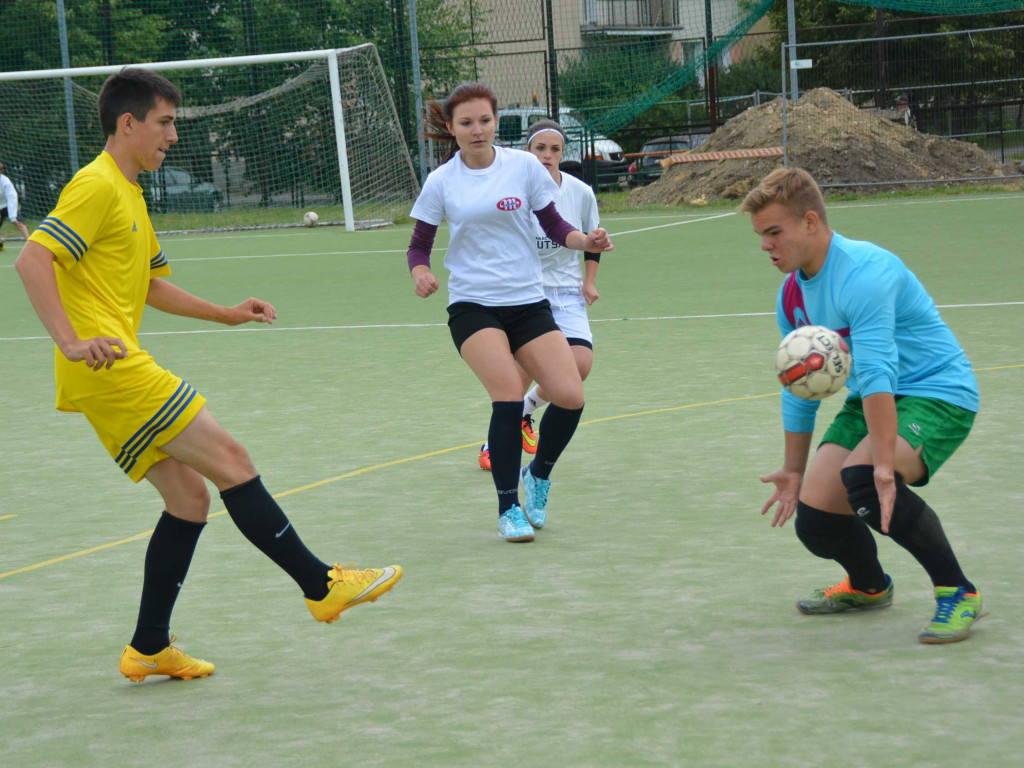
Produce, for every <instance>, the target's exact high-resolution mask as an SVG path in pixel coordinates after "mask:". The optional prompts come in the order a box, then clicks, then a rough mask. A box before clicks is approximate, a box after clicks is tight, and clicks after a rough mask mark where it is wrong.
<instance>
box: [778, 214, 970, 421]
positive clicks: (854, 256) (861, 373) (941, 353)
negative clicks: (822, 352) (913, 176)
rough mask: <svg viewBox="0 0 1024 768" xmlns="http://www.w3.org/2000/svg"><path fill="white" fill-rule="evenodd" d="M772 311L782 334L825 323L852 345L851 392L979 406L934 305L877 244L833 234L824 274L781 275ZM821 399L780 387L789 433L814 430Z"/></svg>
mask: <svg viewBox="0 0 1024 768" xmlns="http://www.w3.org/2000/svg"><path fill="white" fill-rule="evenodd" d="M776 315H777V320H778V323H779V329H780V330H781V331H782V334H783V336H785V335H786V334H787V333H789V332H790V331H792V330H793V329H794V328H796V327H797V326H801V325H824V326H825V327H826V328H831V329H832V330H834V331H837V332H838V333H839V334H840V335H841V336H843V337H844V338H845V339H846V341H847V343H848V344H849V345H850V352H851V354H852V356H853V368H852V370H851V372H850V378H849V379H848V380H847V382H846V386H847V388H849V390H850V393H851V395H854V396H859V397H867V396H868V395H873V394H876V393H878V392H891V393H892V394H894V395H913V396H915V397H932V398H935V399H938V400H943V401H945V402H947V403H952V404H953V405H957V406H959V407H961V408H964V409H966V410H968V411H972V412H974V413H977V411H978V400H979V398H978V382H977V381H976V380H975V378H974V371H972V370H971V364H970V361H968V359H967V356H966V355H965V354H964V351H963V350H962V349H961V348H960V345H959V344H958V343H957V340H956V338H955V337H954V336H953V332H952V331H950V330H949V326H947V325H946V324H945V322H943V320H942V318H941V317H940V316H939V311H938V310H937V309H936V308H935V302H934V301H932V298H931V296H929V295H928V292H927V291H926V290H925V288H924V286H923V285H921V281H920V280H918V279H917V277H916V276H915V275H914V273H913V272H911V271H910V270H909V269H907V267H906V265H905V264H904V263H903V262H902V261H900V259H899V258H898V257H897V256H896V255H894V254H892V253H889V252H888V251H887V250H885V249H884V248H880V247H879V246H877V245H875V244H874V243H869V242H866V241H862V240H849V239H847V238H845V237H843V236H842V235H840V234H839V233H838V232H833V233H832V242H831V243H830V244H829V248H828V254H827V255H826V257H825V264H824V266H823V267H822V269H821V272H819V273H818V274H816V275H815V276H814V277H811V278H808V277H807V276H806V275H805V274H804V273H803V270H799V269H798V270H797V271H796V272H793V273H791V274H790V275H788V276H787V277H786V280H785V281H784V282H783V284H782V287H781V288H780V289H779V298H778V304H777V307H776ZM818 405H819V403H818V401H814V400H803V399H801V398H799V397H796V396H795V395H793V394H791V393H790V392H788V391H786V390H783V392H782V424H783V428H784V429H785V430H786V431H787V432H813V431H814V418H815V415H816V414H817V412H818Z"/></svg>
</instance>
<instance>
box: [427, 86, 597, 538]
mask: <svg viewBox="0 0 1024 768" xmlns="http://www.w3.org/2000/svg"><path fill="white" fill-rule="evenodd" d="M497 108H498V103H497V98H496V97H495V95H494V93H493V92H492V91H491V90H490V89H488V88H486V87H485V86H482V85H480V84H478V83H464V84H462V85H460V86H459V87H458V88H456V89H455V90H454V91H452V93H451V94H450V95H449V96H448V98H447V99H446V100H445V102H444V104H443V105H442V104H438V103H436V102H435V103H432V104H431V105H430V126H431V127H430V131H429V132H428V137H429V138H433V139H435V140H441V141H447V142H450V151H449V153H448V157H446V158H445V162H444V163H443V164H442V165H441V166H439V167H438V168H436V169H435V170H434V171H432V172H431V173H430V175H429V176H427V178H426V180H425V181H424V183H423V190H422V191H421V192H420V195H419V198H417V200H416V204H415V205H414V206H413V209H412V213H411V214H410V215H411V216H412V218H413V219H415V220H416V226H415V229H414V231H413V236H412V239H411V242H410V244H409V254H408V257H409V270H410V272H411V274H412V278H413V280H414V281H415V283H416V295H417V296H421V297H423V298H426V297H427V296H430V295H431V294H433V293H435V292H436V291H437V289H438V287H439V285H438V281H437V278H436V277H434V275H433V274H432V273H431V271H430V250H431V248H432V247H433V243H434V236H435V234H436V232H437V226H438V225H439V224H440V223H441V220H442V219H447V221H448V228H449V232H450V241H449V245H448V252H447V253H446V254H445V267H446V268H447V269H448V270H449V272H450V273H451V274H450V277H449V280H448V291H449V304H448V327H449V329H450V331H451V334H452V340H453V341H454V342H455V346H456V348H457V349H458V350H459V354H460V355H462V359H463V360H465V361H466V363H467V365H469V367H470V368H471V369H472V371H473V373H475V374H476V376H477V378H478V379H479V380H480V382H481V383H482V384H483V385H484V387H485V388H486V389H487V393H488V395H490V397H491V423H490V428H489V430H488V442H489V444H490V450H491V468H492V472H491V474H492V477H493V479H494V486H495V489H496V490H497V492H498V532H499V533H500V534H501V535H502V537H504V538H505V540H506V541H532V540H533V538H534V529H540V528H541V527H542V526H543V525H544V523H545V521H546V518H547V497H548V491H549V488H550V485H551V481H550V479H549V478H550V474H551V469H552V467H553V466H554V464H555V462H556V461H557V460H558V457H559V456H560V455H561V453H562V451H563V450H564V449H565V447H566V445H568V443H569V440H570V439H571V438H572V435H573V433H574V432H575V431H576V426H577V425H578V424H579V420H580V414H581V413H582V412H583V381H582V380H581V378H580V374H579V371H578V370H577V367H576V363H575V360H574V359H573V354H572V351H571V350H570V348H569V344H568V343H567V342H566V340H565V336H564V335H563V334H562V332H561V331H560V330H559V329H558V325H557V324H556V323H555V320H554V318H553V317H552V314H551V307H550V304H549V302H548V300H547V299H546V298H545V296H544V289H543V285H542V279H541V265H540V258H539V257H538V255H537V243H536V237H535V234H534V229H533V226H534V225H533V220H534V215H536V216H537V218H538V219H539V220H540V222H541V224H542V226H543V228H544V232H545V233H546V235H547V236H548V237H549V238H551V240H552V241H554V242H556V243H559V244H561V245H567V246H568V247H569V248H572V249H574V250H580V251H591V252H594V253H598V252H600V251H608V250H611V249H612V244H611V241H610V240H609V239H608V233H607V232H605V231H604V230H603V229H599V228H595V229H594V230H593V231H591V232H590V233H589V234H586V235H585V234H583V232H581V231H579V230H578V229H577V228H575V227H573V226H572V225H571V224H569V223H568V222H566V221H565V220H564V219H562V217H561V216H559V214H558V211H557V210H556V208H555V204H554V200H555V197H556V196H557V194H558V186H557V185H556V184H555V182H554V180H553V179H552V178H551V176H550V175H549V174H548V173H547V171H545V170H544V167H543V166H542V165H541V164H540V162H538V160H537V158H535V157H534V156H533V155H531V154H529V153H527V152H523V151H521V150H517V149H506V148H504V147H497V146H494V132H495V126H496V120H497V118H496V115H497ZM517 362H518V363H519V365H521V366H522V368H523V370H524V371H526V373H527V374H528V375H529V376H530V377H531V379H533V380H535V381H537V382H539V383H540V384H541V385H542V386H543V388H544V392H545V393H546V394H547V395H548V397H549V398H550V401H551V405H550V406H549V407H548V409H547V410H546V411H545V413H544V419H543V421H542V423H541V425H540V429H541V435H542V437H541V439H540V441H539V444H538V446H537V453H536V455H535V456H534V459H533V461H532V462H531V463H530V465H529V466H527V467H524V468H523V469H522V472H520V461H521V456H522V449H521V437H520V426H521V417H522V408H523V404H522V399H521V398H522V393H523V388H522V387H523V384H522V381H521V379H520V374H519V369H518V367H517V366H516V363H517ZM520 478H521V479H522V482H523V491H524V496H525V510H524V509H523V507H522V506H520V503H519V480H520Z"/></svg>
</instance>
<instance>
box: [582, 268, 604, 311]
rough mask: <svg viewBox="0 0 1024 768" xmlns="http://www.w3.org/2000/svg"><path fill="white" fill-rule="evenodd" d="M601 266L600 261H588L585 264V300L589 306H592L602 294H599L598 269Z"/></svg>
mask: <svg viewBox="0 0 1024 768" xmlns="http://www.w3.org/2000/svg"><path fill="white" fill-rule="evenodd" d="M599 264H600V262H599V261H590V260H587V261H585V262H583V271H584V273H585V274H584V275H583V300H584V301H586V302H587V306H590V305H591V304H593V303H594V302H595V301H597V300H598V299H599V298H601V294H600V293H598V292H597V268H598V265H599Z"/></svg>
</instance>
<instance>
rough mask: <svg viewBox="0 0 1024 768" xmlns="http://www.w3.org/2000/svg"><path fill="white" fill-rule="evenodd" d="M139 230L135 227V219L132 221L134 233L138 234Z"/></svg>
mask: <svg viewBox="0 0 1024 768" xmlns="http://www.w3.org/2000/svg"><path fill="white" fill-rule="evenodd" d="M138 231H139V228H138V227H136V226H135V219H132V232H138Z"/></svg>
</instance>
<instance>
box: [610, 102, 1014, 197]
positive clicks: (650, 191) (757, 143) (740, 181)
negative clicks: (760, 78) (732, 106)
mask: <svg viewBox="0 0 1024 768" xmlns="http://www.w3.org/2000/svg"><path fill="white" fill-rule="evenodd" d="M787 110H788V113H789V114H788V122H789V162H790V165H791V166H797V167H800V168H804V169H806V170H807V171H809V172H810V173H811V175H813V176H814V178H815V179H817V181H818V183H819V184H850V183H857V182H886V181H893V182H895V181H900V180H906V179H950V178H973V177H984V176H1004V175H1010V174H1013V173H1020V171H1019V170H1015V169H1014V167H1013V166H1011V165H1004V164H1002V163H1000V162H998V161H997V160H995V159H994V158H992V157H990V156H989V155H988V154H986V153H985V152H984V151H983V150H982V149H980V148H979V147H978V146H976V145H975V144H970V143H968V142H963V141H954V140H952V139H943V138H940V137H938V136H931V135H929V134H926V133H918V132H917V131H916V130H914V129H913V128H909V127H907V126H905V125H901V124H899V123H894V122H892V121H891V120H887V119H885V118H884V117H880V116H878V115H877V114H874V113H871V112H868V111H865V110H861V109H858V108H857V107H855V106H854V105H853V104H851V103H850V102H849V101H847V100H846V99H844V98H843V97H842V96H840V95H839V94H838V93H836V92H835V91H832V90H829V89H828V88H816V89H815V90H813V91H808V92H807V93H805V94H804V95H803V96H802V97H801V98H800V99H799V101H797V102H795V103H793V102H791V103H789V104H788V105H787ZM778 146H782V101H781V99H776V100H775V101H772V102H768V103H766V104H761V105H760V106H757V107H751V108H750V109H748V110H747V111H746V112H744V113H743V114H740V115H737V116H736V117H734V118H732V119H731V120H729V121H728V122H727V123H726V124H725V125H724V126H722V127H721V128H720V129H719V130H718V131H717V132H716V133H714V134H713V135H712V136H711V139H710V140H709V141H708V142H707V143H705V144H703V145H702V146H701V148H700V150H699V151H700V152H716V151H718V152H720V151H725V150H731V149H753V148H758V147H778ZM781 167H782V157H781V156H778V157H763V158H758V159H747V160H712V161H708V162H702V163H680V164H677V165H672V166H669V167H668V168H667V169H665V173H664V174H663V175H662V177H661V178H660V179H658V180H657V181H655V182H654V183H653V184H650V185H648V186H646V187H640V188H638V189H636V190H634V191H633V193H632V195H631V197H630V200H631V201H632V202H635V203H637V204H648V203H660V204H666V203H667V204H670V205H678V204H680V203H692V202H693V201H695V200H696V201H700V200H706V199H711V198H727V199H736V198H741V197H743V196H744V195H745V194H746V193H747V192H748V191H749V190H750V189H752V188H753V187H754V186H755V185H756V184H757V183H758V181H760V179H762V178H763V177H764V176H765V175H766V174H767V173H769V172H770V171H772V170H774V169H776V168H781ZM869 189H871V190H877V189H878V187H869Z"/></svg>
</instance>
